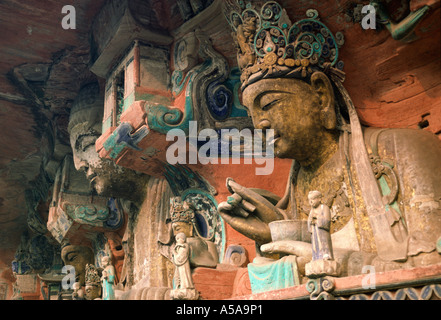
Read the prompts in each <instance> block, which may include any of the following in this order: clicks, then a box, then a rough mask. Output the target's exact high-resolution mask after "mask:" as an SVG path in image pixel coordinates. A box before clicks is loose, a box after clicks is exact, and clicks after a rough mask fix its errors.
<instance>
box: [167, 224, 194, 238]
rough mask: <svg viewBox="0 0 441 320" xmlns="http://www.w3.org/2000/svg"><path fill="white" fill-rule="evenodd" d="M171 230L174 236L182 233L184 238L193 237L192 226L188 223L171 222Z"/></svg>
mask: <svg viewBox="0 0 441 320" xmlns="http://www.w3.org/2000/svg"><path fill="white" fill-rule="evenodd" d="M172 229H173V235H174V236H176V235H178V234H179V233H183V234H185V236H186V237H193V225H192V224H191V223H189V222H185V221H178V222H173V224H172Z"/></svg>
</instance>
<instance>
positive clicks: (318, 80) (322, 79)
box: [311, 71, 337, 130]
mask: <svg viewBox="0 0 441 320" xmlns="http://www.w3.org/2000/svg"><path fill="white" fill-rule="evenodd" d="M311 86H312V87H313V88H314V90H315V91H316V93H317V94H318V97H319V103H320V107H321V113H320V119H321V121H322V125H323V126H324V127H325V128H326V129H329V130H332V129H335V127H336V126H337V116H336V114H335V98H334V89H333V88H332V84H331V81H329V78H328V77H327V76H326V75H325V74H324V73H323V72H319V71H317V72H314V73H313V74H312V75H311Z"/></svg>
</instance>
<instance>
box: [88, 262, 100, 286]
mask: <svg viewBox="0 0 441 320" xmlns="http://www.w3.org/2000/svg"><path fill="white" fill-rule="evenodd" d="M85 279H86V281H85V283H86V286H87V285H88V286H96V287H97V286H101V277H100V275H99V272H98V269H97V267H95V265H93V264H90V263H88V264H87V265H86V276H85Z"/></svg>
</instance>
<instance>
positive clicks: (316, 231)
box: [305, 191, 339, 278]
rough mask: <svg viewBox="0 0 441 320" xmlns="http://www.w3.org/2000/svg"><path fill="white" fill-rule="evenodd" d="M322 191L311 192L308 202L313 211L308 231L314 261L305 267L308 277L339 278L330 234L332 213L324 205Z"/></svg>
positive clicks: (310, 215) (309, 218)
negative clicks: (326, 276)
mask: <svg viewBox="0 0 441 320" xmlns="http://www.w3.org/2000/svg"><path fill="white" fill-rule="evenodd" d="M322 197H323V195H322V194H321V192H320V191H310V192H309V194H308V200H309V203H310V204H311V211H310V213H309V216H308V230H309V232H310V233H311V244H312V261H311V262H309V263H307V264H306V265H305V275H306V276H308V277H310V278H311V277H319V276H325V275H328V276H338V271H339V270H338V263H337V262H336V261H334V251H333V249H332V240H331V234H330V228H331V211H330V210H329V207H328V206H327V205H325V204H323V203H322Z"/></svg>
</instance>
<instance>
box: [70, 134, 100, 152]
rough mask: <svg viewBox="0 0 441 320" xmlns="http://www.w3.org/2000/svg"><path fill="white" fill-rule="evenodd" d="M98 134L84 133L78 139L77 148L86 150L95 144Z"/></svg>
mask: <svg viewBox="0 0 441 320" xmlns="http://www.w3.org/2000/svg"><path fill="white" fill-rule="evenodd" d="M95 141H96V136H93V135H84V136H81V137H79V138H78V139H77V141H76V142H75V148H76V149H77V150H81V151H83V152H84V151H86V149H87V148H89V147H92V146H95Z"/></svg>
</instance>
